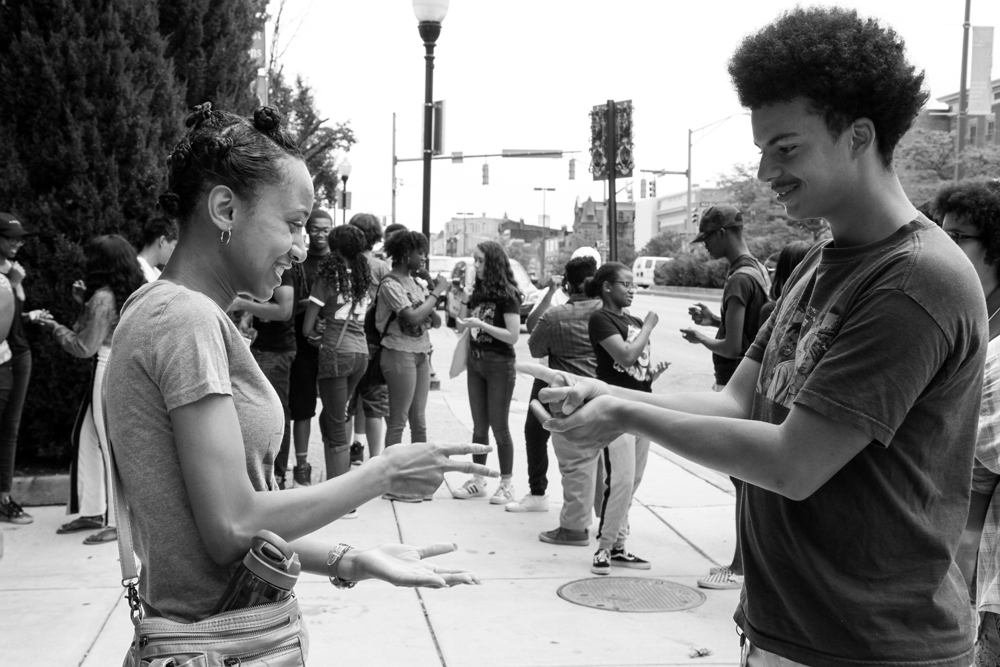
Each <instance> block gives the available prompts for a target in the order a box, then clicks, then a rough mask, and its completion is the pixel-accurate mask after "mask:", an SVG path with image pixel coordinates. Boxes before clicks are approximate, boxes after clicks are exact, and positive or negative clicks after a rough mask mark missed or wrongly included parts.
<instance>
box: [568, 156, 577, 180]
mask: <svg viewBox="0 0 1000 667" xmlns="http://www.w3.org/2000/svg"><path fill="white" fill-rule="evenodd" d="M569 180H571V181H575V180H576V158H575V157H571V158H570V159H569Z"/></svg>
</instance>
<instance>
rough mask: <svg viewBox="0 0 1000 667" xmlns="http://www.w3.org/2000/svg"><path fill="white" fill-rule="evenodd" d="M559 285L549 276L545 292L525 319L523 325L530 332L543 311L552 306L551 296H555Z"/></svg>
mask: <svg viewBox="0 0 1000 667" xmlns="http://www.w3.org/2000/svg"><path fill="white" fill-rule="evenodd" d="M560 288H561V286H560V285H559V284H558V283H556V282H554V281H553V280H552V279H551V278H550V279H549V288H548V289H547V290H545V294H544V295H543V296H542V300H541V301H540V302H539V303H538V305H537V306H535V307H534V308H533V309H532V311H531V312H530V313H528V319H527V321H525V323H524V326H525V327H526V328H527V329H528V333H529V334H530V333H531V332H532V331H534V330H535V326H536V325H537V324H538V320H539V319H541V317H542V315H544V314H545V311H547V310H548V309H549V307H551V306H552V297H554V296H555V294H556V292H558V291H559V289H560Z"/></svg>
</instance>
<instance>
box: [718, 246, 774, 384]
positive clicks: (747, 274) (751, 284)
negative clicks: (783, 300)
mask: <svg viewBox="0 0 1000 667" xmlns="http://www.w3.org/2000/svg"><path fill="white" fill-rule="evenodd" d="M765 276H767V269H765V268H764V267H763V265H762V264H761V263H760V262H758V261H757V260H756V259H754V258H753V257H752V256H751V255H740V256H739V257H738V258H737V259H736V261H735V262H733V265H732V267H730V269H729V274H728V275H727V276H726V285H725V287H723V288H722V312H721V313H720V314H719V318H720V319H721V321H722V323H721V324H720V325H719V330H718V333H716V335H715V339H716V340H723V339H724V338H725V337H726V313H727V311H728V310H729V304H730V302H731V300H732V299H736V301H737V302H739V303H740V304H742V305H743V307H744V309H745V310H744V312H743V335H742V337H741V339H740V356H738V357H736V358H734V359H730V358H729V357H723V356H720V355H718V354H715V353H713V354H712V364H713V365H714V366H715V383H716V384H718V385H725V384H727V383H728V382H729V380H730V378H732V377H733V373H735V372H736V367H737V366H739V365H740V362H741V361H742V360H743V355H744V354H746V351H747V350H748V349H750V344H751V343H753V340H754V338H756V336H757V331H758V329H760V325H761V324H763V323H764V320H762V319H761V318H760V309H761V308H762V307H763V306H764V304H765V303H767V292H768V288H769V287H770V284H769V282H765V281H766V280H767V279H766V278H765Z"/></svg>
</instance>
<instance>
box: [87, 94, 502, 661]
mask: <svg viewBox="0 0 1000 667" xmlns="http://www.w3.org/2000/svg"><path fill="white" fill-rule="evenodd" d="M188 126H189V127H190V129H189V131H188V133H187V136H186V137H185V138H184V139H183V140H181V142H180V143H179V144H178V145H177V147H176V148H175V149H174V151H173V153H172V154H171V156H170V169H169V179H168V188H169V191H168V192H167V193H165V194H164V195H163V196H161V198H160V202H161V206H162V207H163V208H164V210H165V212H166V213H167V214H168V215H170V216H171V217H173V218H175V219H176V220H177V222H178V227H179V230H180V234H179V239H178V241H177V247H176V249H175V250H174V254H173V256H172V257H171V258H170V262H169V263H168V264H167V266H166V268H165V269H164V271H163V274H162V275H161V276H160V280H158V281H157V282H154V283H150V284H147V285H145V286H143V287H142V288H140V289H139V290H138V291H137V292H136V293H135V294H133V295H132V297H131V298H130V299H129V300H128V301H127V302H126V303H125V305H124V308H123V309H122V313H121V321H120V322H119V325H118V329H117V331H116V332H115V347H114V350H113V351H112V354H111V358H110V359H109V361H108V372H107V382H106V385H105V386H106V389H107V418H108V425H109V437H110V441H111V443H112V444H113V446H114V456H115V459H116V461H117V467H118V469H119V472H120V474H121V480H122V483H123V484H122V486H123V491H124V494H125V496H126V499H127V501H128V516H129V517H130V519H131V522H130V523H131V525H132V528H133V532H134V533H135V534H136V539H135V545H136V552H137V555H138V557H139V560H140V561H141V564H142V570H141V576H140V577H139V583H138V590H137V595H138V598H139V600H140V601H141V605H142V609H143V610H144V611H146V612H147V613H149V614H152V615H156V616H159V617H164V618H166V619H169V620H172V621H177V622H182V623H190V622H194V621H199V620H202V619H205V618H206V617H208V616H210V615H211V614H213V613H214V609H215V608H216V605H217V603H218V602H219V601H220V598H221V597H222V595H223V593H224V591H225V590H226V586H227V584H228V583H229V581H230V579H231V577H232V576H233V574H234V572H236V571H237V568H238V564H239V563H240V561H241V560H242V559H243V557H244V556H245V555H246V554H247V553H248V551H249V550H250V548H251V543H252V540H253V538H254V536H255V535H256V534H257V533H258V531H260V530H264V529H266V530H269V531H272V532H274V533H276V534H277V535H278V536H280V537H281V538H282V539H284V540H286V541H287V542H288V543H289V544H290V546H291V548H292V549H293V550H294V551H295V552H296V553H297V554H298V556H299V559H300V561H301V564H302V570H303V571H305V572H311V573H314V574H319V575H322V576H328V577H329V578H330V581H331V583H332V584H333V585H335V586H338V587H342V588H344V587H350V586H352V585H353V582H356V581H359V580H362V579H372V578H376V579H382V580H385V581H388V582H390V583H392V584H395V585H398V586H430V587H436V588H440V587H447V586H453V585H456V584H468V583H475V582H477V578H476V576H475V575H474V574H473V573H471V572H469V571H465V570H454V569H450V568H444V567H440V566H435V565H433V564H432V563H430V562H428V561H425V560H423V559H424V558H426V557H428V556H434V555H439V554H443V553H448V552H450V551H452V550H454V548H455V547H454V545H451V544H434V545H429V546H424V547H415V546H409V545H403V544H387V545H383V546H381V547H378V548H375V549H368V550H360V549H352V548H350V547H349V546H348V545H344V544H340V545H338V544H336V542H333V543H331V541H330V540H329V539H328V538H324V537H314V536H313V535H312V533H314V532H315V531H317V530H318V529H320V528H323V527H324V526H326V525H327V524H329V523H331V522H333V521H335V520H336V519H338V518H340V517H341V516H343V515H344V514H346V513H347V512H350V511H351V510H352V509H354V508H356V507H358V506H360V505H362V504H363V503H365V502H367V501H368V500H370V499H372V498H374V497H376V496H378V495H379V494H381V493H383V492H386V491H397V492H401V493H422V492H425V491H427V490H430V489H435V488H437V487H438V486H439V485H440V484H441V481H442V478H443V473H444V472H445V471H447V470H466V471H469V470H470V469H475V470H476V471H482V470H483V467H482V466H477V465H474V464H472V463H466V462H459V461H452V460H451V459H450V458H449V456H450V455H451V454H470V453H471V454H479V453H482V452H483V449H484V448H482V447H479V446H474V445H437V444H432V443H427V444H416V445H400V446H398V447H394V448H393V449H392V451H388V452H386V453H385V454H383V455H382V456H379V457H378V458H376V459H374V460H373V461H371V462H369V463H367V464H365V465H363V466H361V467H359V468H358V470H356V471H355V472H354V473H352V474H350V475H343V476H341V477H336V478H334V479H329V480H326V481H325V482H323V483H321V484H314V485H312V486H309V487H306V488H300V489H295V490H294V491H288V492H275V491H277V482H276V480H275V477H274V469H273V467H274V461H275V457H276V456H277V454H278V450H279V447H280V444H281V440H282V436H283V432H284V424H283V421H284V420H283V414H282V408H281V402H280V401H279V400H278V396H277V394H276V393H275V392H274V390H273V389H272V388H271V386H270V384H269V383H268V381H267V378H266V377H265V376H264V374H263V373H262V372H261V370H260V368H259V366H258V365H257V363H256V362H255V361H254V358H253V355H252V354H251V352H250V348H249V347H248V345H247V343H246V341H245V340H244V339H243V337H242V336H241V335H240V332H239V330H238V329H237V328H236V326H235V325H234V324H233V323H232V321H230V319H229V317H228V316H227V315H226V311H227V309H228V308H229V306H230V304H231V303H232V302H233V299H234V298H235V297H236V295H237V294H246V295H249V296H251V297H253V298H255V299H257V300H259V301H266V300H268V299H269V298H270V297H271V294H272V292H273V290H274V289H275V288H276V287H277V286H278V285H279V284H280V282H281V275H282V273H283V272H284V271H287V270H289V269H290V268H291V266H292V263H293V262H301V261H302V260H303V259H304V258H305V248H304V241H303V229H304V227H305V224H306V221H307V220H308V219H309V215H310V212H311V211H312V210H313V199H314V191H313V183H312V178H311V177H310V175H309V170H308V169H307V168H306V164H305V161H304V160H303V158H302V154H301V153H300V151H299V149H298V147H297V146H296V144H295V142H294V141H293V140H292V138H291V136H290V135H289V134H288V133H286V132H285V131H284V130H283V129H282V128H281V123H280V116H279V114H278V113H277V111H275V110H274V109H269V108H266V107H262V108H260V109H258V110H257V111H256V112H255V113H254V118H253V119H252V120H251V119H246V118H242V117H240V116H237V115H235V114H231V113H227V112H223V111H217V110H214V109H211V106H210V105H207V104H206V105H200V106H199V107H198V108H196V109H195V113H194V114H192V116H191V118H189V119H188ZM350 257H351V258H353V257H354V255H353V254H351V255H350ZM350 261H351V260H350V259H346V260H345V261H344V265H345V266H348V265H349V262H350ZM334 266H335V265H334ZM355 271H356V270H355ZM344 273H346V271H344V272H338V271H337V270H335V268H333V267H331V269H330V271H329V272H328V273H327V274H325V275H326V280H325V282H326V285H327V287H329V285H330V283H333V284H335V285H336V286H337V288H338V290H340V293H341V294H342V295H344V296H345V297H349V298H351V299H353V298H355V294H356V293H355V288H356V286H357V285H364V286H365V287H367V284H366V283H364V278H363V277H362V276H361V275H357V274H356V273H352V276H351V281H350V283H351V284H350V286H349V287H348V285H346V283H341V282H340V276H341V275H343V274H344ZM355 283H357V285H355ZM359 293H360V292H359ZM345 335H346V333H345ZM300 647H301V652H302V661H304V660H305V658H306V655H305V654H306V652H307V642H306V639H305V637H300ZM137 650H138V649H137V648H133V649H132V653H131V654H130V658H132V659H133V661H132V662H130V663H127V664H135V663H137V662H138V660H137V659H136V658H137V654H136V653H135V651H137Z"/></svg>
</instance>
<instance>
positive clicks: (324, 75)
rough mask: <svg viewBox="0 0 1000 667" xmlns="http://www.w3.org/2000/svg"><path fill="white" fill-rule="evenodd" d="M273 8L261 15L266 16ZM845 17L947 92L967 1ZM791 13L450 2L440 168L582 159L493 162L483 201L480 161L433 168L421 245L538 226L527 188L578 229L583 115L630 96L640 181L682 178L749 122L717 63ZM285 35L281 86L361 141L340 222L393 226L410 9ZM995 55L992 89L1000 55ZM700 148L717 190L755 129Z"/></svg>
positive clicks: (872, 6) (300, 26)
mask: <svg viewBox="0 0 1000 667" xmlns="http://www.w3.org/2000/svg"><path fill="white" fill-rule="evenodd" d="M277 2H278V0H272V2H271V7H270V11H271V12H272V13H274V12H276V10H277ZM820 4H831V3H820ZM838 4H840V5H841V6H847V7H857V8H858V9H859V11H860V12H861V13H862V14H863V15H866V16H873V17H876V18H879V19H880V20H881V21H882V22H883V24H887V25H889V26H891V27H893V28H894V29H895V30H896V31H897V32H898V33H899V34H901V35H902V37H903V38H904V39H905V41H906V46H907V49H908V51H909V55H910V59H911V61H912V62H913V63H914V64H916V65H918V66H919V67H921V68H924V69H925V70H926V73H927V85H928V87H929V89H930V91H931V95H932V98H936V97H941V96H943V95H947V94H949V93H952V92H956V91H957V90H958V86H959V78H960V65H961V60H960V59H961V50H962V49H961V47H962V21H963V15H964V4H965V3H964V2H963V1H962V0H864V1H863V2H859V1H857V0H850V1H848V2H841V3H838ZM791 6H793V3H790V2H786V1H781V0H754V1H752V2H747V1H746V0H700V1H699V2H676V1H673V0H615V2H606V1H604V2H602V1H599V0H505V1H504V2H497V1H485V0H451V5H450V8H449V11H448V16H447V17H446V18H445V20H444V23H443V29H442V32H441V37H440V38H439V39H438V42H437V48H436V50H435V55H436V59H435V70H434V99H436V100H445V103H446V108H447V116H446V123H445V125H446V133H445V151H446V153H449V154H450V153H451V152H452V151H462V152H464V153H465V154H479V153H499V152H500V151H501V150H502V149H505V148H521V149H560V150H565V151H581V152H580V153H579V154H578V155H577V156H576V157H577V158H578V161H577V166H576V180H573V181H571V180H569V179H568V174H569V166H568V158H564V159H561V160H552V159H509V158H508V159H500V158H491V159H489V165H490V184H489V185H486V186H484V185H482V164H483V160H482V159H470V160H466V161H465V163H464V164H452V163H451V161H448V160H436V161H435V162H434V165H433V178H432V184H433V190H432V197H431V205H432V209H431V230H432V231H435V232H436V231H439V230H441V229H443V227H444V223H445V221H447V220H448V219H450V218H451V217H452V216H453V215H460V214H462V213H471V214H474V215H481V214H483V213H485V214H487V215H490V216H501V215H503V214H504V213H506V214H507V215H508V216H509V217H511V218H514V219H519V218H523V219H524V220H525V221H526V222H532V223H535V222H537V221H538V216H540V215H541V213H542V206H543V202H542V193H541V192H535V191H534V190H533V188H535V187H546V188H555V189H556V191H555V192H549V193H547V195H546V201H545V207H546V213H548V215H549V219H550V221H551V224H552V225H554V226H557V227H558V226H561V225H567V226H569V225H572V221H573V202H574V201H575V200H576V198H577V197H580V198H581V199H586V198H587V197H588V196H592V197H593V198H594V199H595V200H596V199H600V198H602V197H603V184H602V183H601V182H599V181H598V182H595V181H593V180H592V177H591V175H590V174H589V172H588V165H589V162H590V157H589V153H588V152H587V151H588V145H589V141H590V126H589V116H588V114H589V111H590V109H591V107H592V106H594V105H596V104H602V103H604V102H606V101H607V100H608V99H616V100H629V99H630V100H632V102H633V104H634V106H635V112H634V125H635V134H634V136H635V156H636V168H637V169H667V170H675V171H683V170H684V169H685V168H686V166H687V130H688V128H691V129H695V128H698V127H702V126H704V125H708V124H710V123H712V122H713V121H716V120H718V119H721V118H724V117H726V116H729V115H730V114H739V113H740V112H741V111H742V109H741V108H740V106H739V104H738V102H737V100H736V96H735V94H734V93H733V90H732V86H731V84H730V81H729V77H728V75H727V73H726V61H727V59H728V58H729V56H730V54H731V53H732V51H733V49H734V48H735V46H736V45H737V44H738V42H739V40H740V38H741V37H742V36H743V35H745V34H747V33H749V32H752V31H754V30H756V29H757V28H759V27H761V26H762V25H764V24H766V23H768V22H769V21H771V20H772V19H773V18H774V17H775V16H777V15H778V14H779V13H780V12H781V11H782V10H783V9H787V8H789V7H791ZM972 24H973V25H992V26H998V25H1000V1H997V0H972ZM282 32H283V34H282V38H281V40H280V44H279V50H282V49H283V51H284V53H283V56H282V58H281V63H282V65H283V67H284V69H285V73H286V74H287V75H289V76H293V75H294V74H296V73H298V74H302V75H303V76H304V77H305V78H306V79H307V81H308V82H309V84H310V85H311V86H312V87H313V89H314V91H315V97H316V102H317V106H318V107H319V109H320V111H321V113H322V114H323V115H324V116H326V117H329V118H330V119H331V120H333V121H350V123H351V126H352V127H353V129H354V131H355V133H356V136H357V139H358V143H357V144H356V145H355V146H354V148H353V150H352V151H351V153H350V161H351V164H352V165H353V173H352V174H351V177H350V181H349V183H348V190H350V191H351V192H352V197H353V211H349V213H352V212H361V211H366V212H371V213H375V214H376V215H380V216H386V217H387V218H388V217H389V216H390V213H391V180H392V178H391V169H392V114H393V112H395V113H396V117H397V120H396V128H397V129H396V146H397V149H396V152H397V155H398V156H399V157H401V158H410V157H420V150H421V142H422V137H423V133H422V132H423V130H422V128H423V116H422V104H423V97H424V58H423V43H422V42H421V40H420V37H419V35H418V33H417V22H416V18H415V17H414V15H413V9H412V2H410V0H359V1H356V2H335V3H334V2H324V1H323V0H287V2H286V6H285V16H284V18H283V26H282ZM293 32H294V38H292V33H293ZM996 41H998V42H1000V31H998V34H997V36H996ZM993 54H994V58H993V72H992V76H993V78H994V79H996V78H1000V45H997V46H995V47H994V50H993ZM695 142H696V143H695V144H694V149H693V153H692V165H693V169H692V172H693V174H694V182H695V183H702V184H705V185H711V184H712V182H713V181H714V179H715V177H716V176H717V175H718V174H719V173H721V172H726V171H728V170H729V168H730V167H731V165H733V164H734V163H738V162H749V161H754V160H755V159H756V156H757V150H756V148H755V147H754V146H753V141H752V137H751V133H750V122H749V118H748V117H747V116H743V115H740V116H736V117H734V118H731V119H730V120H728V121H726V122H725V123H722V124H721V125H719V126H718V127H717V128H716V129H714V131H712V132H711V133H707V132H703V133H696V134H695ZM397 176H398V177H399V178H400V179H402V182H403V184H402V186H401V187H400V188H399V190H398V197H397V202H396V207H397V209H396V210H397V221H398V222H401V223H403V224H405V225H407V226H409V227H410V228H411V229H419V228H420V212H421V197H422V168H421V165H420V163H419V162H408V163H402V164H400V165H398V167H397ZM638 177H639V175H638V174H636V185H635V196H636V198H638V196H639V188H638ZM685 187H686V182H685V180H684V178H683V176H664V177H661V178H660V179H659V181H658V188H659V194H660V195H664V194H669V193H672V192H679V191H682V190H684V189H685ZM624 196H625V194H624V192H623V193H622V194H621V195H620V196H619V200H623V199H624ZM338 213H339V212H338ZM339 219H340V218H339V215H338V222H339Z"/></svg>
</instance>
